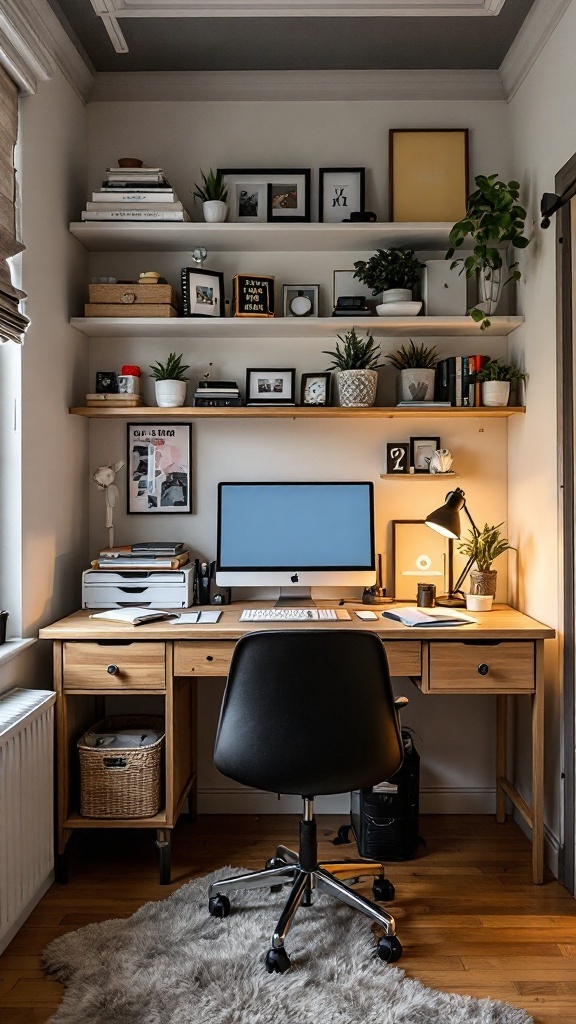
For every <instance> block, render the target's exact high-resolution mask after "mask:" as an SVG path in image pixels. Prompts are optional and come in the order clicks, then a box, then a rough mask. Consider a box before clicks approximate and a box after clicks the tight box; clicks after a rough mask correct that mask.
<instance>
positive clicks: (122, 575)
mask: <svg viewBox="0 0 576 1024" xmlns="http://www.w3.org/2000/svg"><path fill="white" fill-rule="evenodd" d="M193 595H194V566H192V565H191V566H185V567H184V568H183V569H169V570H166V572H162V571H160V570H154V571H151V572H141V571H136V570H134V569H130V570H117V571H116V570H113V569H87V570H86V572H83V573H82V607H83V608H129V607H130V606H136V605H137V606H138V607H140V606H144V607H146V606H147V605H150V606H152V607H154V608H190V607H191V605H192V600H193Z"/></svg>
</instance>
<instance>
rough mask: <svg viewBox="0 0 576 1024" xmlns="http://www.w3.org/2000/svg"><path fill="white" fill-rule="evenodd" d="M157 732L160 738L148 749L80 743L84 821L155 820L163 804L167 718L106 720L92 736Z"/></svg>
mask: <svg viewBox="0 0 576 1024" xmlns="http://www.w3.org/2000/svg"><path fill="white" fill-rule="evenodd" d="M126 728H136V729H140V728H142V729H157V730H158V731H159V732H161V733H162V735H161V736H160V738H159V739H158V740H157V741H156V742H155V743H151V744H150V746H148V747H122V748H118V749H114V748H112V749H110V748H98V747H89V746H88V745H87V744H86V737H87V735H88V733H85V734H84V736H82V738H81V739H79V740H78V753H79V755H80V814H81V815H82V817H84V818H151V817H152V816H153V815H154V814H157V813H158V811H159V810H160V805H161V792H162V791H161V782H162V761H163V756H162V755H163V750H164V719H163V718H161V717H160V716H157V715H131V716H126V717H119V716H114V717H113V718H104V719H103V720H102V721H101V722H98V723H97V724H96V725H94V726H92V728H91V729H89V730H88V732H89V733H94V732H102V733H106V732H116V731H117V730H118V729H126Z"/></svg>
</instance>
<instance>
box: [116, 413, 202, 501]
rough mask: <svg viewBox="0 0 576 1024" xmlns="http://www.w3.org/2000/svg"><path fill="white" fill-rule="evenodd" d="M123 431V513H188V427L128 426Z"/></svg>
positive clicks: (190, 474) (189, 480) (190, 481)
mask: <svg viewBox="0 0 576 1024" xmlns="http://www.w3.org/2000/svg"><path fill="white" fill-rule="evenodd" d="M127 429H128V451H127V455H128V457H127V460H126V465H127V470H128V475H127V481H128V482H127V488H126V493H127V512H128V513H129V514H135V513H142V512H144V513H146V514H148V515H149V514H151V513H154V514H164V515H175V514H176V513H179V512H191V511H192V446H191V437H192V426H191V424H190V423H181V424H180V423H179V424H170V423H167V424H162V423H153V424H150V425H147V424H141V423H129V424H128V428H127Z"/></svg>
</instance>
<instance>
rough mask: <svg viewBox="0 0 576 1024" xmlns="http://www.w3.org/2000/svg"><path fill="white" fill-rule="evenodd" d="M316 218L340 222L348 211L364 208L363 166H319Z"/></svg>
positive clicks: (360, 210)
mask: <svg viewBox="0 0 576 1024" xmlns="http://www.w3.org/2000/svg"><path fill="white" fill-rule="evenodd" d="M318 174H319V186H318V188H319V191H318V220H319V221H324V223H325V224H341V223H342V221H343V220H349V218H350V213H351V212H353V213H362V212H363V210H364V190H365V185H364V183H365V177H366V170H365V168H364V167H320V169H319V171H318Z"/></svg>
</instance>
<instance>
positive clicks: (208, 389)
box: [193, 380, 242, 407]
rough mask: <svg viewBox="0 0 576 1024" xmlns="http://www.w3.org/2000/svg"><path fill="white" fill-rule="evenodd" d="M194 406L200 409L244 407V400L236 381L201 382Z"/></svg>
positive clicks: (195, 395)
mask: <svg viewBox="0 0 576 1024" xmlns="http://www.w3.org/2000/svg"><path fill="white" fill-rule="evenodd" d="M193 404H194V405H196V406H200V407H206V406H226V405H242V400H241V398H240V390H239V388H238V385H237V383H236V381H235V380H201V381H199V383H198V387H197V389H196V392H195V394H194V403H193Z"/></svg>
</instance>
